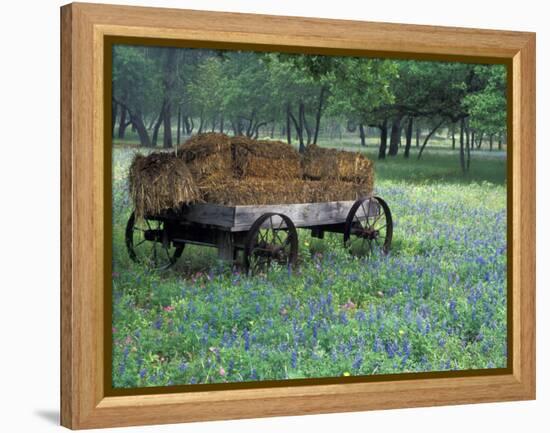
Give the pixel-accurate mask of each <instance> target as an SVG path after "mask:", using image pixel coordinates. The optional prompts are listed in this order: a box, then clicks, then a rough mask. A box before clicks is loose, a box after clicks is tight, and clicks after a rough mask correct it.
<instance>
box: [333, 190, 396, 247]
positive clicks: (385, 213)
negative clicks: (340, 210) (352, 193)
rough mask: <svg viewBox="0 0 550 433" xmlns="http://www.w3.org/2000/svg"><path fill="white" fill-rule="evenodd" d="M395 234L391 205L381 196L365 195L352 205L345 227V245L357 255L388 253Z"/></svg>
mask: <svg viewBox="0 0 550 433" xmlns="http://www.w3.org/2000/svg"><path fill="white" fill-rule="evenodd" d="M392 235H393V221H392V216H391V212H390V209H389V206H388V205H387V203H386V202H385V201H384V200H382V199H381V198H380V197H365V198H362V199H359V200H357V201H356V202H355V203H354V204H353V206H352V207H351V209H350V211H349V214H348V217H347V219H346V224H345V229H344V245H345V246H346V248H347V249H348V251H349V252H350V253H351V254H353V255H356V256H367V257H370V256H373V255H377V254H380V253H381V254H388V253H389V251H390V247H391V241H392Z"/></svg>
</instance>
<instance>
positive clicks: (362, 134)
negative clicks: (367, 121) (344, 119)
mask: <svg viewBox="0 0 550 433" xmlns="http://www.w3.org/2000/svg"><path fill="white" fill-rule="evenodd" d="M359 137H360V138H361V146H363V147H366V145H367V143H366V141H365V127H364V126H363V124H362V123H360V124H359Z"/></svg>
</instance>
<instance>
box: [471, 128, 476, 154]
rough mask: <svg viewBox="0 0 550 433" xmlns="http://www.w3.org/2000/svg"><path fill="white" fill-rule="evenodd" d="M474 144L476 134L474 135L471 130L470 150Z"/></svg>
mask: <svg viewBox="0 0 550 433" xmlns="http://www.w3.org/2000/svg"><path fill="white" fill-rule="evenodd" d="M475 142H476V134H475V131H474V130H473V129H472V137H471V138H470V149H473V148H474V144H475Z"/></svg>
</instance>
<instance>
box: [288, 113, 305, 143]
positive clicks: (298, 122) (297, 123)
mask: <svg viewBox="0 0 550 433" xmlns="http://www.w3.org/2000/svg"><path fill="white" fill-rule="evenodd" d="M300 106H301V104H300ZM300 113H301V108H300ZM289 114H290V118H291V119H292V122H293V123H294V127H295V128H296V134H297V135H298V141H299V143H300V145H299V148H298V151H299V152H300V153H304V151H305V150H306V148H305V146H304V129H303V128H304V126H303V124H302V122H301V121H302V116H301V114H299V115H298V118H299V119H298V120H297V119H296V118H295V117H294V115H293V114H292V112H291V111H289Z"/></svg>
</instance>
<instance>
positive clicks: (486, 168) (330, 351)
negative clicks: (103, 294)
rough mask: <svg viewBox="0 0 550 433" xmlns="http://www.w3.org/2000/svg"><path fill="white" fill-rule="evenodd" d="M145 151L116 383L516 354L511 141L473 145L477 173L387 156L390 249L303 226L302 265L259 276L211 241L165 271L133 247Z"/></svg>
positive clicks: (122, 209)
mask: <svg viewBox="0 0 550 433" xmlns="http://www.w3.org/2000/svg"><path fill="white" fill-rule="evenodd" d="M348 147H353V145H348ZM134 151H135V150H133V149H131V148H127V147H126V148H116V149H115V150H114V157H113V165H114V180H113V348H114V357H113V384H114V386H115V387H136V386H155V385H170V384H188V383H220V382H235V381H254V380H273V379H294V378H305V377H334V376H342V375H348V374H349V375H371V374H386V373H401V372H416V371H444V370H451V369H458V370H463V369H480V368H495V367H504V366H505V365H506V359H507V354H506V353H507V352H506V344H507V339H506V329H507V327H506V187H505V166H506V161H505V158H504V157H503V154H502V153H500V154H498V153H496V152H495V153H493V154H489V152H474V153H473V154H472V171H471V173H470V175H469V176H467V177H463V176H462V174H461V172H460V167H459V164H458V160H457V159H458V155H457V154H456V153H455V154H451V153H449V152H448V151H446V150H442V149H437V148H430V149H426V152H425V155H424V156H423V158H422V159H421V160H420V161H417V160H416V159H415V158H414V155H411V157H412V158H411V159H410V160H409V161H407V160H405V159H404V158H403V157H402V156H401V155H399V156H397V157H395V158H387V159H386V160H385V161H376V162H375V167H376V193H377V194H379V195H381V196H382V197H383V198H385V199H386V201H387V202H388V203H389V205H390V207H391V209H392V213H393V216H394V221H395V230H394V242H393V248H392V253H391V254H390V255H389V256H387V257H385V256H381V257H374V258H371V259H370V260H369V261H365V260H364V259H357V258H354V257H351V256H350V255H349V254H347V252H346V251H345V249H344V248H343V246H342V237H341V235H330V236H327V237H326V238H325V239H324V240H322V241H321V240H317V239H313V238H311V236H310V235H309V233H308V232H307V231H305V230H300V231H299V232H300V233H299V238H300V267H299V270H298V271H297V272H295V273H293V274H288V272H287V271H286V269H274V270H273V271H272V272H270V273H269V274H268V275H265V276H256V277H246V276H244V275H241V274H239V273H238V272H235V271H234V270H232V269H230V268H229V267H228V266H226V265H224V264H223V263H220V262H219V261H218V260H217V257H216V253H215V250H214V249H211V248H206V247H197V246H194V247H191V246H188V247H186V249H185V251H184V253H183V256H182V258H181V259H180V261H179V263H178V264H177V265H176V266H175V267H174V268H173V269H171V270H169V271H167V272H163V273H157V272H152V271H149V270H147V269H144V268H143V267H140V266H137V265H135V264H134V263H132V262H131V261H130V260H129V259H128V255H127V253H126V250H125V246H124V237H123V236H124V226H125V223H126V220H127V218H128V215H129V213H130V211H131V206H130V203H129V200H128V196H127V184H126V174H127V168H128V165H129V162H130V161H131V157H132V154H133V152H134ZM374 152H376V149H375V148H368V149H367V153H368V154H369V155H373V154H374Z"/></svg>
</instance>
